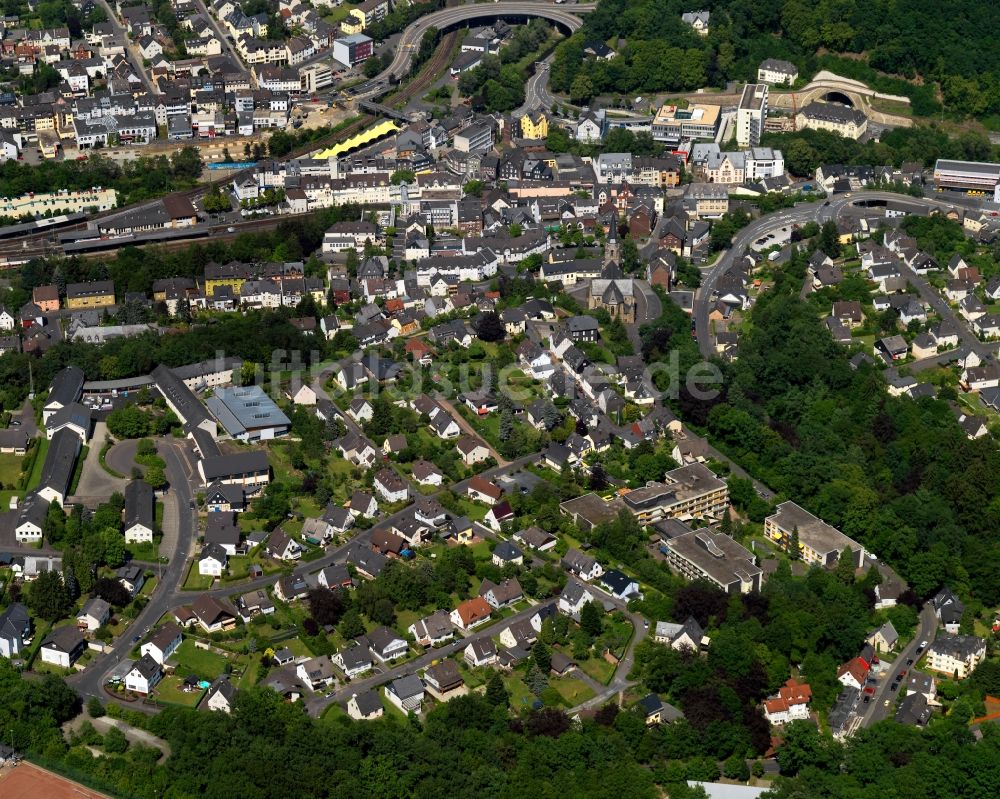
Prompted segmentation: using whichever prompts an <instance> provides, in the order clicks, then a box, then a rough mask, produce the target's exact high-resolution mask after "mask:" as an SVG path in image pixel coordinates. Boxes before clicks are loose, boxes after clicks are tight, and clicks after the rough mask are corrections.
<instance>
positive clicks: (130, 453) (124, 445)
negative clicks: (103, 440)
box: [104, 438, 139, 478]
mask: <svg viewBox="0 0 1000 799" xmlns="http://www.w3.org/2000/svg"><path fill="white" fill-rule="evenodd" d="M138 446H139V440H138V439H135V438H129V439H125V440H124V441H119V442H118V443H117V444H114V445H113V446H112V447H111V449H109V450H108V454H107V455H105V457H104V461H105V463H107V464H108V466H109V467H111V468H112V469H114V470H115V471H116V472H118V474H123V475H125V477H127V478H130V477H131V476H132V469H134V468H136V466H137V465H138V464H136V462H135V451H136V449H137V448H138Z"/></svg>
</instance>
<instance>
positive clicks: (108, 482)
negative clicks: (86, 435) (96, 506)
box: [75, 422, 134, 505]
mask: <svg viewBox="0 0 1000 799" xmlns="http://www.w3.org/2000/svg"><path fill="white" fill-rule="evenodd" d="M107 438H108V426H107V425H106V424H105V423H104V422H97V423H96V424H95V425H94V436H93V438H91V439H90V444H89V445H88V446H89V449H88V450H87V459H86V460H85V461H84V462H83V471H82V472H81V473H80V482H79V484H78V485H77V487H76V495H75V496H76V497H77V498H79V499H80V500H81V501H84V502H85V504H87V505H90V504H92V503H93V502H96V501H100V502H103V501H106V500H107V499H109V498H110V497H111V495H112V494H114V493H115V492H116V491H124V490H125V483H126V482H128V481H127V480H124V479H122V478H121V477H113V476H112V475H110V474H108V472H107V471H105V469H104V467H103V466H101V448H102V447H103V446H104V442H105V440H106V439H107ZM133 451H134V449H133ZM119 471H120V470H119ZM129 471H130V470H129ZM129 471H122V472H121V473H122V474H125V475H128V474H129Z"/></svg>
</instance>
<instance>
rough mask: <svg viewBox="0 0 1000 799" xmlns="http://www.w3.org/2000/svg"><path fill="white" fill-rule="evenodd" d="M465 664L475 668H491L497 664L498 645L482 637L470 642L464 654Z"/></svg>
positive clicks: (490, 639)
mask: <svg viewBox="0 0 1000 799" xmlns="http://www.w3.org/2000/svg"><path fill="white" fill-rule="evenodd" d="M462 657H463V658H465V662H466V663H468V664H469V665H470V666H472V667H473V668H476V667H479V666H491V665H493V664H494V663H496V662H497V645H496V644H495V643H493V639H492V638H490V637H488V636H485V635H483V636H480V637H479V638H475V639H473V640H472V641H470V642H469V645H468V646H466V647H465V649H464V650H463V652H462Z"/></svg>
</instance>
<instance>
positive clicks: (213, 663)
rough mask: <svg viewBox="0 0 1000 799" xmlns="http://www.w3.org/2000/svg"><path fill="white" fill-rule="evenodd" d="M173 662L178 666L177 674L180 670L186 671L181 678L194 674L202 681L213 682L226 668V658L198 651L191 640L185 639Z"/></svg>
mask: <svg viewBox="0 0 1000 799" xmlns="http://www.w3.org/2000/svg"><path fill="white" fill-rule="evenodd" d="M173 660H174V663H176V664H177V666H178V673H180V671H181V670H182V669H186V670H187V673H185V674H183V675H181V676H182V677H186V676H187V675H188V674H194V675H196V676H198V677H200V678H201V679H204V680H214V679H215V678H216V677H218V676H219V675H220V674H222V671H223V669H224V668H225V667H226V658H224V657H223V656H222V655H219V654H216V653H215V652H208V651H206V650H204V649H199V648H198V647H196V646H195V645H194V640H193V639H191V638H185V639H184V640H183V641H182V642H181V645H180V646H179V647H177V652H175V653H174V656H173Z"/></svg>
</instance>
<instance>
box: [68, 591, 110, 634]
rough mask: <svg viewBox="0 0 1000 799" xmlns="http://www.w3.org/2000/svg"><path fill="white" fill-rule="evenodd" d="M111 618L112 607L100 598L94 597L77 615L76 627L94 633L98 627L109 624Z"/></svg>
mask: <svg viewBox="0 0 1000 799" xmlns="http://www.w3.org/2000/svg"><path fill="white" fill-rule="evenodd" d="M110 618H111V605H109V604H108V603H107V602H105V601H104V600H103V599H101V598H100V597H92V598H91V599H88V600H87V602H86V603H85V604H84V606H83V609H82V610H81V611H80V612H79V613H78V614H77V617H76V626H77V627H79V628H80V629H81V630H84V631H86V632H94V630H96V629H97V628H98V627H103V626H104V625H105V624H107V623H108V619H110Z"/></svg>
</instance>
